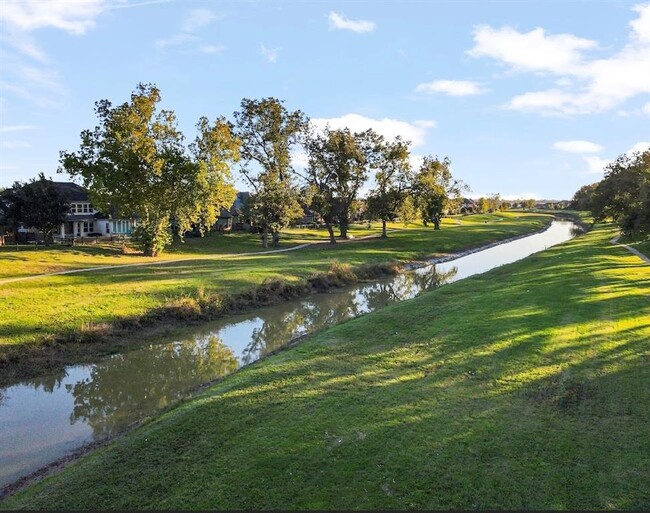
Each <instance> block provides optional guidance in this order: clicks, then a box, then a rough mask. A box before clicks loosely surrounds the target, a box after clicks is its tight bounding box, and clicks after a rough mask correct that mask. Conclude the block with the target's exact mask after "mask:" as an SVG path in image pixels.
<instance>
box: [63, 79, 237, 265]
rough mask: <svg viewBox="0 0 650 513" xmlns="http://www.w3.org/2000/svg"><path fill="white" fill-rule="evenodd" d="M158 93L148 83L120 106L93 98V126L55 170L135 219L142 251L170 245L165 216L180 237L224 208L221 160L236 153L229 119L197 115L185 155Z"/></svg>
mask: <svg viewBox="0 0 650 513" xmlns="http://www.w3.org/2000/svg"><path fill="white" fill-rule="evenodd" d="M160 99H161V96H160V91H159V90H158V88H157V87H156V86H154V85H152V84H139V85H138V87H137V89H136V90H135V91H134V92H133V93H132V94H131V100H130V101H129V102H126V103H123V104H122V105H118V106H116V107H113V105H112V104H111V102H110V101H108V100H100V101H98V102H97V103H96V104H95V113H96V114H97V116H98V118H99V125H98V126H96V127H95V128H94V129H93V130H84V131H83V132H82V133H81V146H80V149H79V151H77V152H72V153H69V152H61V168H60V171H66V172H68V173H69V174H71V175H72V176H80V177H81V178H82V179H83V182H84V185H85V186H86V187H87V188H88V190H89V193H90V197H91V200H92V202H93V204H94V205H95V206H97V207H98V208H99V209H101V210H104V211H106V212H111V211H112V212H115V213H119V214H120V215H122V216H134V217H137V219H138V227H137V229H136V231H135V233H134V236H135V238H136V240H137V241H138V242H139V243H140V244H141V245H142V246H143V249H144V254H145V255H148V256H156V255H158V254H159V253H160V252H161V251H163V249H164V248H165V246H167V245H168V244H170V243H171V223H172V221H173V223H174V225H175V227H176V229H177V230H178V233H179V235H180V236H181V239H182V236H183V234H184V233H185V232H186V231H188V230H189V229H190V228H191V227H192V224H200V225H202V226H203V227H206V226H209V225H211V224H212V223H214V222H215V221H216V216H217V215H218V212H219V210H220V208H221V207H222V206H226V207H227V206H230V202H231V201H232V198H233V197H234V190H233V188H232V183H231V181H232V177H231V175H230V169H229V162H231V161H235V160H236V159H237V158H238V152H237V148H238V142H237V140H236V139H235V138H233V137H232V134H231V133H230V127H229V125H227V123H225V122H224V121H223V119H219V120H217V121H216V122H215V124H214V126H210V125H209V123H208V122H207V120H205V119H203V118H202V120H201V121H199V125H198V128H199V135H198V137H197V140H196V141H195V143H194V145H193V148H192V150H193V156H194V158H192V156H191V154H189V153H188V152H187V149H186V148H185V146H184V137H183V134H182V133H181V132H180V131H179V130H178V128H177V125H176V116H175V114H174V113H173V112H172V111H170V110H161V111H160V112H157V110H156V109H157V104H158V103H159V102H160ZM226 200H228V201H226ZM202 229H203V228H202Z"/></svg>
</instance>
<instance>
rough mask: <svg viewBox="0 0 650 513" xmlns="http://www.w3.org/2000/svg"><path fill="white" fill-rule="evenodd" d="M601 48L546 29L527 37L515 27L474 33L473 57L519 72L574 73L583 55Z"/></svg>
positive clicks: (594, 43)
mask: <svg viewBox="0 0 650 513" xmlns="http://www.w3.org/2000/svg"><path fill="white" fill-rule="evenodd" d="M596 46H597V43H596V42H595V41H591V40H589V39H582V38H579V37H576V36H574V35H572V34H558V35H547V34H546V33H545V32H544V29H542V28H539V27H538V28H536V29H534V30H531V31H530V32H527V33H522V32H518V31H517V30H515V29H513V28H512V27H503V28H500V29H494V28H492V27H490V26H487V25H480V26H478V27H476V28H475V29H474V48H472V49H471V50H469V51H468V52H467V53H468V54H469V55H471V56H472V57H492V58H493V59H496V60H499V61H501V62H503V63H505V64H509V65H511V66H512V67H514V68H515V69H519V70H522V71H539V72H543V71H546V72H553V73H570V72H571V71H572V70H573V69H574V68H575V66H576V65H577V64H579V63H580V61H581V59H582V51H584V50H587V49H590V48H594V47H596Z"/></svg>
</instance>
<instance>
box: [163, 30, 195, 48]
mask: <svg viewBox="0 0 650 513" xmlns="http://www.w3.org/2000/svg"><path fill="white" fill-rule="evenodd" d="M198 39H199V38H198V37H197V36H195V35H193V34H174V35H173V36H170V37H167V38H163V39H157V40H156V43H155V44H156V48H160V49H161V50H162V49H164V48H167V47H171V46H182V45H184V44H187V43H191V42H193V41H197V40H198Z"/></svg>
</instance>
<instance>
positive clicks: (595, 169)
mask: <svg viewBox="0 0 650 513" xmlns="http://www.w3.org/2000/svg"><path fill="white" fill-rule="evenodd" d="M648 149H650V141H640V142H638V143H635V144H634V145H632V147H631V148H630V149H628V150H627V151H626V152H625V153H626V154H627V155H631V154H632V153H635V152H643V151H646V150H648ZM583 159H584V161H585V162H586V163H587V172H588V173H591V174H602V173H603V171H604V169H605V167H606V166H607V165H609V164H611V163H612V162H614V161H615V160H616V159H615V158H610V159H607V158H601V157H596V156H584V157H583Z"/></svg>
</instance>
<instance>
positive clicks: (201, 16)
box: [181, 9, 221, 32]
mask: <svg viewBox="0 0 650 513" xmlns="http://www.w3.org/2000/svg"><path fill="white" fill-rule="evenodd" d="M219 19H221V16H219V15H217V14H215V13H214V12H212V11H210V10H209V9H192V10H191V11H190V12H189V13H188V14H187V16H186V17H185V19H184V20H183V22H182V23H181V30H182V31H183V32H196V31H197V30H199V29H201V28H203V27H206V26H208V25H210V23H212V22H214V21H217V20H219Z"/></svg>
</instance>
